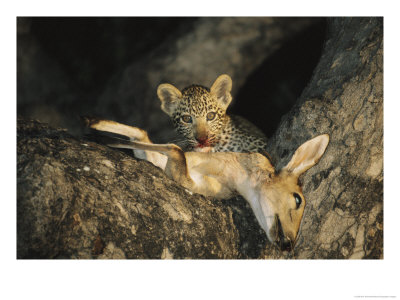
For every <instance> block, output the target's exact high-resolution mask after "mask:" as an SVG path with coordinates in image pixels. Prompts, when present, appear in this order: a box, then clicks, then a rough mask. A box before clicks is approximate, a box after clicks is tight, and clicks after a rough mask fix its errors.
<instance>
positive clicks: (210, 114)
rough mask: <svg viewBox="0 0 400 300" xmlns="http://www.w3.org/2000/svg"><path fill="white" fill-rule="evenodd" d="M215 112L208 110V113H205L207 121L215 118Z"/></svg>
mask: <svg viewBox="0 0 400 300" xmlns="http://www.w3.org/2000/svg"><path fill="white" fill-rule="evenodd" d="M215 115H216V114H215V112H213V111H212V112H209V113H208V114H207V121H211V120H214V119H215Z"/></svg>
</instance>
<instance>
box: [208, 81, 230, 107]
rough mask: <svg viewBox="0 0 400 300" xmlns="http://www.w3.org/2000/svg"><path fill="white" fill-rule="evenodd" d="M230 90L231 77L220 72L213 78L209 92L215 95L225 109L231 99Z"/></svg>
mask: <svg viewBox="0 0 400 300" xmlns="http://www.w3.org/2000/svg"><path fill="white" fill-rule="evenodd" d="M231 90H232V79H231V78H230V77H229V75H226V74H222V75H220V76H219V77H218V78H217V79H216V80H215V82H214V83H213V85H212V86H211V89H210V92H211V94H212V95H215V96H216V97H217V99H218V102H219V103H220V104H221V106H222V107H223V108H225V109H226V108H228V105H229V103H231V101H232V96H231Z"/></svg>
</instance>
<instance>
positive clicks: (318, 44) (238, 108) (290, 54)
mask: <svg viewBox="0 0 400 300" xmlns="http://www.w3.org/2000/svg"><path fill="white" fill-rule="evenodd" d="M200 19H201V18H182V17H179V18H178V17H157V18H149V17H132V18H125V17H124V18H121V17H118V18H93V17H91V18H86V17H79V18H77V17H62V18H58V17H57V18H55V17H34V18H29V17H24V18H21V17H19V18H17V28H18V33H17V38H18V39H17V52H18V60H17V70H18V71H17V113H18V115H21V116H24V117H29V118H36V119H39V120H40V121H43V122H48V123H50V124H51V125H53V126H61V127H66V128H68V129H69V131H70V132H71V133H73V134H78V133H80V130H79V128H80V127H79V126H80V125H79V118H78V116H79V115H97V116H99V117H103V118H110V119H115V120H116V121H119V122H129V123H130V124H135V125H137V126H142V127H145V128H146V127H147V128H146V129H148V130H150V131H151V133H152V134H153V135H154V136H157V130H156V129H154V126H150V125H149V123H152V122H153V123H154V121H153V120H154V118H153V119H152V118H151V117H147V116H146V115H145V116H141V117H140V118H139V117H135V115H134V114H132V113H130V114H129V110H130V109H133V108H132V107H133V106H134V105H135V104H134V103H135V102H134V101H142V99H144V98H146V97H147V98H149V100H147V101H150V102H153V103H154V104H152V105H147V106H143V105H142V106H140V105H139V104H138V107H139V108H137V107H136V108H135V109H136V110H142V109H143V110H145V109H147V108H149V107H151V109H152V110H155V109H157V108H156V107H157V106H158V107H159V102H158V100H157V96H156V89H157V85H158V84H160V83H162V82H158V83H157V84H156V85H154V86H148V85H143V86H140V85H141V83H140V76H139V80H136V81H135V85H137V86H136V87H135V88H136V90H137V91H140V90H141V89H147V90H148V89H150V90H151V91H146V93H142V94H143V95H144V94H146V95H147V94H148V93H150V96H146V97H145V96H143V97H141V96H140V95H142V94H140V92H138V93H139V96H138V97H136V98H134V97H130V96H127V97H130V98H132V107H131V103H130V102H128V104H127V102H124V101H122V100H120V99H121V97H120V96H119V95H121V93H123V91H122V92H121V89H120V88H119V87H118V84H117V82H118V81H119V80H121V78H124V76H126V75H125V73H126V70H127V68H129V67H130V66H138V65H139V66H140V63H141V62H142V61H152V58H153V57H154V58H157V56H160V55H165V51H167V52H168V51H170V52H171V55H174V53H173V52H174V47H173V46H171V47H170V46H169V45H172V44H173V43H175V42H176V41H177V40H179V39H180V38H182V37H185V35H186V34H187V33H188V32H190V31H191V30H193V28H194V27H195V26H197V24H198V22H199V21H201V20H200ZM210 19H212V18H210ZM282 19H285V18H282ZM311 19H312V20H311V21H310V25H309V26H305V27H304V28H302V29H301V30H299V31H298V32H296V33H295V34H292V35H291V36H290V37H289V38H286V39H285V40H283V41H282V42H281V43H280V45H279V47H277V49H276V50H275V51H273V52H272V54H269V55H268V56H266V57H265V58H264V59H262V60H261V61H262V62H261V63H258V64H257V65H255V66H254V67H253V69H252V71H251V72H250V73H249V74H247V75H246V76H245V78H244V79H243V84H241V86H240V88H239V89H237V92H235V93H233V97H234V101H233V102H232V105H231V107H230V108H229V112H231V113H235V114H238V115H242V116H244V117H246V118H247V119H249V120H251V121H252V122H253V123H255V124H256V125H257V126H259V127H260V128H261V129H262V130H263V131H264V132H265V133H266V134H267V136H271V135H272V133H273V132H274V131H275V129H276V128H277V126H278V124H279V121H280V119H281V117H282V115H283V114H285V113H286V112H288V111H289V110H290V108H291V107H292V105H293V104H294V103H295V101H296V99H297V98H298V97H299V96H300V94H301V92H302V91H303V89H304V88H305V86H306V85H307V83H308V82H309V80H310V77H311V76H312V73H313V70H314V68H315V66H316V64H317V62H318V60H319V58H320V55H321V51H322V48H323V45H324V37H325V31H326V19H324V18H318V19H316V18H311ZM211 21H213V20H211ZM294 21H295V20H294ZM250 22H251V20H250ZM284 22H286V23H290V20H287V19H286V20H284ZM286 23H285V24H286ZM243 26H246V23H245V22H244V25H243ZM285 26H290V24H289V25H287V24H286V25H285ZM257 43H258V41H257V39H255V40H254V43H252V45H251V47H257ZM196 51H200V52H201V51H202V49H196ZM241 51H246V48H244V50H243V49H241ZM251 55H252V50H251V49H250V46H249V55H248V56H249V57H250V56H251ZM143 68H146V67H143ZM222 73H225V71H224V70H223V69H221V71H220V74H222ZM228 74H229V73H228ZM218 75H219V74H215V75H214V74H211V75H210V76H211V78H214V79H213V80H215V79H216V77H217V76H218ZM229 75H231V74H229ZM162 77H163V78H165V80H166V82H170V83H172V84H174V76H173V74H171V75H170V76H169V74H167V73H165V74H162ZM199 77H200V78H201V76H199ZM233 79H234V81H233V84H234V85H235V78H233ZM199 81H200V79H199V78H188V80H187V83H188V84H190V83H198V84H202V85H209V84H208V83H207V82H201V81H200V82H199ZM177 87H178V88H182V86H177ZM114 90H115V94H114ZM117 90H118V91H117ZM105 95H106V96H105ZM109 95H112V96H109ZM147 98H146V99H147ZM104 103H107V104H104ZM149 109H150V108H149ZM125 112H126V113H125ZM155 119H156V120H157V118H155ZM163 127H164V126H163ZM171 128H172V125H171Z"/></svg>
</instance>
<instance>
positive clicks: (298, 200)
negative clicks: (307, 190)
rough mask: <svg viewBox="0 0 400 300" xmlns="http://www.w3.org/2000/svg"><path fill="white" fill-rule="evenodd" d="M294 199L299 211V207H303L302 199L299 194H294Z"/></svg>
mask: <svg viewBox="0 0 400 300" xmlns="http://www.w3.org/2000/svg"><path fill="white" fill-rule="evenodd" d="M293 197H294V199H295V200H296V209H298V208H299V207H300V205H301V201H302V200H301V197H300V195H299V194H297V193H294V194H293Z"/></svg>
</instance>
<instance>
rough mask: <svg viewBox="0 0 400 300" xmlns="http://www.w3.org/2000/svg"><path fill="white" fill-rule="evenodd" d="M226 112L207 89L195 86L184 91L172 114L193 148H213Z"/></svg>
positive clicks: (175, 123) (173, 119)
mask: <svg viewBox="0 0 400 300" xmlns="http://www.w3.org/2000/svg"><path fill="white" fill-rule="evenodd" d="M225 112H226V108H225V107H223V106H221V105H220V104H219V102H218V99H217V98H216V96H215V95H212V94H210V92H209V90H208V89H207V88H205V87H202V86H196V85H194V86H190V87H188V88H185V89H184V90H183V91H182V100H181V101H180V102H179V104H178V106H177V108H176V109H175V111H174V113H173V114H172V121H173V123H174V126H175V128H176V130H177V131H178V132H179V133H180V134H182V135H183V136H184V137H185V138H186V139H187V141H188V143H189V144H190V145H191V146H194V147H200V148H202V147H212V146H213V145H215V144H216V143H217V142H218V137H219V134H220V133H221V131H222V127H223V124H224V121H225Z"/></svg>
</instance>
